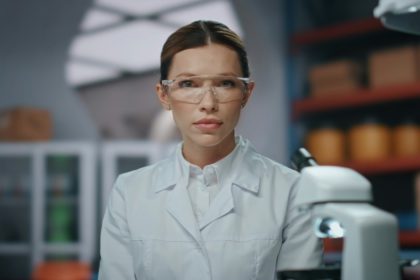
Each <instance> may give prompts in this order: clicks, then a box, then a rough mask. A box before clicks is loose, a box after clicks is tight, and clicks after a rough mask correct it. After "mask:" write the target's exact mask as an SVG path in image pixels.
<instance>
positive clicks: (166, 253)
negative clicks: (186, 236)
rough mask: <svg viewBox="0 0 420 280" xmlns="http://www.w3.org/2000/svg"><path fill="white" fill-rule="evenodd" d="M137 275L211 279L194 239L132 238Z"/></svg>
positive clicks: (157, 279)
mask: <svg viewBox="0 0 420 280" xmlns="http://www.w3.org/2000/svg"><path fill="white" fill-rule="evenodd" d="M133 249H134V250H135V251H137V252H136V253H135V254H134V261H135V264H134V267H135V270H136V275H137V278H138V279H139V280H140V279H142V280H143V279H147V280H162V279H171V280H178V279H179V280H189V279H191V280H196V279H203V280H204V279H210V277H209V275H210V269H209V266H208V262H207V259H206V258H205V255H204V254H203V252H202V250H201V248H200V247H199V246H198V245H197V243H195V242H188V241H172V240H151V239H148V240H133Z"/></svg>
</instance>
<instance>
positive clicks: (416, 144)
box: [392, 123, 420, 157]
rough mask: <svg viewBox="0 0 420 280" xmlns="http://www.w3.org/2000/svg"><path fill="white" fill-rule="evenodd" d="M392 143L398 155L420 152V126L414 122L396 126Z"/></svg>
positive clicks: (395, 153)
mask: <svg viewBox="0 0 420 280" xmlns="http://www.w3.org/2000/svg"><path fill="white" fill-rule="evenodd" d="M392 143H393V153H394V155H395V156H396V157H404V156H414V155H418V154H420V126H418V125H416V124H414V123H413V124H411V123H407V124H402V125H399V126H396V127H395V128H394V129H393V132H392Z"/></svg>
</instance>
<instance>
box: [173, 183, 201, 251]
mask: <svg viewBox="0 0 420 280" xmlns="http://www.w3.org/2000/svg"><path fill="white" fill-rule="evenodd" d="M184 178H185V177H184ZM184 178H182V179H181V180H180V182H178V183H177V184H176V186H175V187H174V188H173V189H172V190H170V191H169V193H168V200H167V206H166V209H167V211H168V212H169V213H170V214H171V215H172V217H173V218H174V219H175V220H176V221H177V222H178V223H179V224H180V225H181V226H182V227H183V228H184V229H185V230H186V231H187V232H188V233H189V234H190V235H191V236H192V237H193V238H194V239H195V240H196V241H197V242H198V243H199V244H201V242H200V240H201V238H200V233H199V230H198V225H197V221H196V219H195V216H194V212H193V209H192V206H191V201H190V198H189V196H188V191H187V188H186V185H187V184H186V183H187V182H186V180H185V179H184Z"/></svg>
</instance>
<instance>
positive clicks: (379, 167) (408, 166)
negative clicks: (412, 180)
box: [342, 155, 420, 175]
mask: <svg viewBox="0 0 420 280" xmlns="http://www.w3.org/2000/svg"><path fill="white" fill-rule="evenodd" d="M342 166H345V167H349V168H351V169H354V170H357V171H358V172H360V173H362V174H365V175H377V174H384V173H390V172H392V173H395V172H410V171H420V155H418V156H412V157H403V158H389V159H386V160H377V161H376V160H375V161H371V162H348V163H346V164H343V165H342Z"/></svg>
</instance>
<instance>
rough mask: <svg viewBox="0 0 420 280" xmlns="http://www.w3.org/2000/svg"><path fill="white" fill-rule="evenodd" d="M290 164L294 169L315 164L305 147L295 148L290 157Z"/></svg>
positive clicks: (298, 169)
mask: <svg viewBox="0 0 420 280" xmlns="http://www.w3.org/2000/svg"><path fill="white" fill-rule="evenodd" d="M291 161H292V166H293V168H294V169H295V170H297V171H299V172H300V171H301V170H302V169H303V168H305V167H308V166H317V165H318V163H317V162H316V160H315V158H314V157H313V156H312V155H311V154H310V153H309V152H308V150H306V149H305V148H299V149H297V150H296V151H295V152H294V153H293V155H292V158H291Z"/></svg>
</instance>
